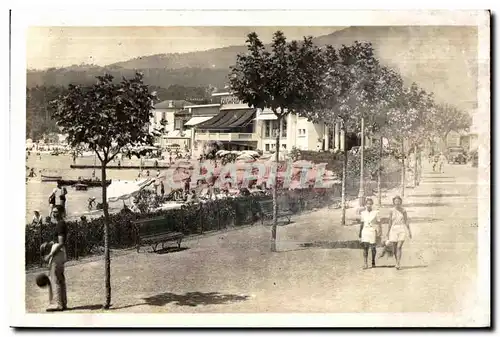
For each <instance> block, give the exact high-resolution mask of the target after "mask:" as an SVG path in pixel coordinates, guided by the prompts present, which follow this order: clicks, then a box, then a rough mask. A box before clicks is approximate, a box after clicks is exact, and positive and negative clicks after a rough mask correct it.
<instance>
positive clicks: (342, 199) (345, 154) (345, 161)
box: [341, 125, 347, 226]
mask: <svg viewBox="0 0 500 337" xmlns="http://www.w3.org/2000/svg"><path fill="white" fill-rule="evenodd" d="M343 131H344V134H343V140H344V149H343V151H344V160H343V161H342V197H341V203H342V226H345V204H346V195H345V194H346V177H347V149H346V148H347V144H346V134H347V130H346V128H345V125H344V126H343Z"/></svg>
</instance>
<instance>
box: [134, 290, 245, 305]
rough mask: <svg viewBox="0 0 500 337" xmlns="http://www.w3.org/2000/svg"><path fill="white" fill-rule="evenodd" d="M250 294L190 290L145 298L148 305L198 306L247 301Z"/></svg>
mask: <svg viewBox="0 0 500 337" xmlns="http://www.w3.org/2000/svg"><path fill="white" fill-rule="evenodd" d="M248 298H249V296H246V295H245V296H242V295H231V294H221V293H218V292H210V293H202V292H198V291H195V292H188V293H185V294H183V295H178V294H174V293H163V294H158V295H154V296H151V297H146V298H144V301H146V303H145V304H147V305H154V306H164V305H166V304H168V303H175V304H176V305H179V306H189V307H196V306H198V305H210V304H229V303H232V302H241V301H245V300H247V299H248Z"/></svg>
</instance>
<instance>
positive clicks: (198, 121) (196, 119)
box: [184, 116, 213, 126]
mask: <svg viewBox="0 0 500 337" xmlns="http://www.w3.org/2000/svg"><path fill="white" fill-rule="evenodd" d="M212 118H213V117H212V116H197V117H191V118H190V119H189V120H188V121H187V122H186V123H185V124H184V125H185V126H196V125H198V124H201V123H204V122H206V121H208V120H210V119H212Z"/></svg>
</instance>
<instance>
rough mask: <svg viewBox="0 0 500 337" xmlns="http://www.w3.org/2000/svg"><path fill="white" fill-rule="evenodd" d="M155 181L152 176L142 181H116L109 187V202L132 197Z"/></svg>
mask: <svg viewBox="0 0 500 337" xmlns="http://www.w3.org/2000/svg"><path fill="white" fill-rule="evenodd" d="M154 181H155V180H154V179H151V178H150V179H144V180H140V181H114V182H112V183H111V184H110V185H109V186H108V187H107V198H108V202H115V201H119V200H127V199H130V198H131V197H133V196H135V195H137V194H138V193H139V192H140V191H141V190H142V189H144V188H146V187H147V186H149V185H151V184H152V183H153V182H154Z"/></svg>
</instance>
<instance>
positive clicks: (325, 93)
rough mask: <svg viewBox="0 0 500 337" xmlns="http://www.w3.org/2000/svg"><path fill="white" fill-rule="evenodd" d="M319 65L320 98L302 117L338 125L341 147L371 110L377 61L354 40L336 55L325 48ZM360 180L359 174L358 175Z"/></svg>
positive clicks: (369, 49)
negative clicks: (313, 108) (320, 79)
mask: <svg viewBox="0 0 500 337" xmlns="http://www.w3.org/2000/svg"><path fill="white" fill-rule="evenodd" d="M323 62H324V66H323V67H318V68H320V71H322V72H324V73H325V76H324V77H323V78H322V81H323V82H322V87H321V97H320V98H318V100H317V101H316V102H315V105H314V106H315V108H316V109H315V110H314V111H308V112H306V113H304V115H305V116H306V117H307V118H308V119H309V120H310V121H312V122H316V123H317V122H324V123H326V124H327V125H328V126H330V127H333V125H334V124H335V123H337V122H340V127H341V130H342V131H343V134H344V144H345V143H346V142H345V137H346V135H347V134H348V133H349V132H359V131H360V121H361V120H362V119H363V118H365V117H367V116H369V114H370V113H373V111H374V107H375V102H376V100H377V96H376V94H377V92H376V90H375V88H376V85H377V69H378V67H379V62H378V60H377V59H376V57H375V54H374V50H373V47H372V45H371V43H361V42H358V41H355V42H354V44H353V45H350V46H345V45H343V46H342V47H341V48H340V49H339V51H338V52H337V51H336V50H335V48H333V47H332V46H326V48H325V49H324V53H323ZM343 150H344V160H343V165H342V225H345V214H346V171H347V160H348V151H347V149H345V148H344V149H343ZM362 167H363V166H362V165H361V168H362ZM362 179H363V173H361V174H360V180H362Z"/></svg>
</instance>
